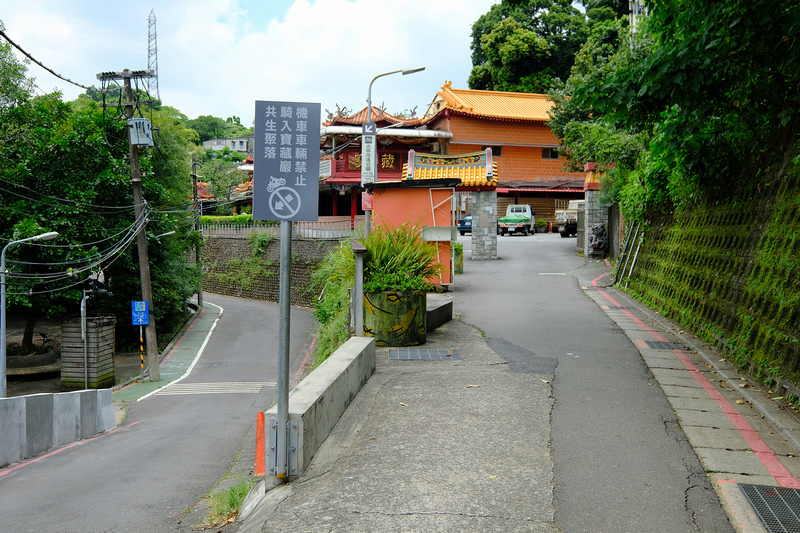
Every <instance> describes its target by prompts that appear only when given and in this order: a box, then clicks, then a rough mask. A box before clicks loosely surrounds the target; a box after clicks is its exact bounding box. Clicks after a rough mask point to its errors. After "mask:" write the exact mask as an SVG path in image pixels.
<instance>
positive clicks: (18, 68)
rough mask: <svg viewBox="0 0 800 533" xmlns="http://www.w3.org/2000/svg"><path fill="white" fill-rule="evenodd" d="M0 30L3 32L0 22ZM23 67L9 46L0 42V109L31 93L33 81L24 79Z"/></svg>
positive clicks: (17, 101) (24, 71) (25, 69)
mask: <svg viewBox="0 0 800 533" xmlns="http://www.w3.org/2000/svg"><path fill="white" fill-rule="evenodd" d="M0 30H5V26H3V22H2V21H0ZM25 65H26V64H25V63H22V62H20V61H18V60H17V58H16V57H15V56H14V52H13V51H12V50H11V45H10V44H8V43H7V42H5V41H0V108H6V107H9V106H13V105H15V104H17V103H19V102H20V101H23V100H26V99H27V98H28V97H29V96H30V95H31V94H32V93H33V80H32V79H28V78H27V77H26V75H25V73H26V72H27V67H26V66H25Z"/></svg>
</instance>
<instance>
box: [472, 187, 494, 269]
mask: <svg viewBox="0 0 800 533" xmlns="http://www.w3.org/2000/svg"><path fill="white" fill-rule="evenodd" d="M472 259H474V260H484V259H497V191H495V190H491V191H472Z"/></svg>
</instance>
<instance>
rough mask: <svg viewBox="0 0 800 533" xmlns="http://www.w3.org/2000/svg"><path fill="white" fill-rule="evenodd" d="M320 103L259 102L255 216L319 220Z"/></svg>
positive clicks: (262, 218)
mask: <svg viewBox="0 0 800 533" xmlns="http://www.w3.org/2000/svg"><path fill="white" fill-rule="evenodd" d="M320 111H321V106H320V104H319V103H308V102H266V101H256V120H255V136H256V142H255V150H254V155H253V165H254V168H253V218H254V219H255V220H317V217H318V204H319V130H320Z"/></svg>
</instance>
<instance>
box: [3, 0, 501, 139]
mask: <svg viewBox="0 0 800 533" xmlns="http://www.w3.org/2000/svg"><path fill="white" fill-rule="evenodd" d="M248 1H251V2H252V0H214V1H211V0H199V1H192V2H190V1H188V0H178V1H172V2H169V3H165V5H164V6H163V7H162V6H159V7H157V8H156V10H155V14H156V17H157V20H158V22H157V30H158V67H159V87H160V93H161V98H162V100H163V101H164V103H165V104H167V105H171V106H173V107H176V108H178V109H180V110H181V111H182V112H183V113H185V114H186V115H188V116H189V117H196V116H198V115H207V114H211V115H215V116H219V117H222V118H226V117H228V116H231V115H236V116H239V117H241V119H242V123H243V124H250V122H251V121H252V118H253V110H254V105H255V100H296V101H311V102H321V103H322V107H323V109H326V108H327V109H331V110H333V109H334V105H335V104H336V103H338V104H339V105H342V106H346V107H348V108H350V109H352V110H358V109H361V108H362V107H364V106H365V105H366V99H367V88H368V85H369V82H370V80H371V79H372V77H373V76H375V75H377V74H380V73H382V72H387V71H391V70H397V69H401V68H407V67H417V66H425V67H427V68H426V70H425V71H424V72H421V73H418V74H414V75H411V76H408V77H404V76H400V75H399V74H398V75H394V76H391V77H386V78H381V79H380V80H378V81H376V82H375V84H374V85H373V89H372V99H373V104H375V105H380V104H381V103H385V105H386V107H387V109H388V110H389V112H398V111H402V110H403V109H409V108H412V107H414V106H418V108H417V111H418V113H422V112H424V109H425V106H426V105H427V103H428V102H429V101H430V100H431V99H432V98H433V96H434V95H435V94H436V91H437V90H438V89H439V87H441V85H442V84H443V83H444V82H445V80H452V81H453V85H454V86H456V87H464V88H465V87H466V86H467V77H468V76H469V71H470V69H471V62H470V49H469V44H470V38H469V34H470V31H471V26H472V23H473V22H475V20H477V19H478V17H479V16H480V15H482V14H483V13H485V12H487V11H488V10H489V8H490V6H491V5H492V4H493V3H495V2H494V1H493V0H468V1H460V2H457V3H456V2H452V0H316V1H314V2H311V1H309V0H295V1H293V2H289V1H287V0H284V1H283V2H280V1H278V2H273V1H270V2H268V3H267V4H266V6H265V5H264V3H263V0H256V3H248ZM32 4H33V5H27V4H26V5H25V6H24V8H23V7H18V8H0V20H2V21H3V22H4V24H5V26H6V31H7V33H8V34H9V36H10V37H11V38H12V39H14V40H15V41H17V42H18V43H19V44H20V45H21V46H23V48H26V49H27V50H28V51H30V52H31V53H32V54H33V55H34V56H35V57H36V58H37V59H39V60H41V61H42V62H43V63H45V64H47V65H48V66H50V67H51V68H53V69H54V70H55V71H56V72H59V73H60V74H62V75H64V76H65V77H68V78H71V79H73V80H75V81H78V82H80V83H82V84H87V85H88V84H95V85H97V84H98V82H97V80H96V78H95V75H96V74H97V73H98V72H101V71H107V70H122V69H123V68H131V69H137V68H145V67H146V66H147V16H148V14H149V12H150V8H146V7H141V8H140V7H135V6H131V5H127V6H119V7H118V6H117V5H116V3H109V2H99V1H95V0H92V1H91V2H89V3H88V4H87V2H85V1H84V2H80V1H78V0H69V1H64V0H34V1H33V2H32ZM267 6H268V7H267ZM282 6H289V7H288V9H285V10H283V7H282ZM275 7H278V8H280V10H279V11H277V12H276V11H272V12H270V9H274V8H275ZM31 73H32V74H34V75H35V76H36V77H37V80H38V85H39V86H40V87H41V88H42V89H45V90H49V89H50V88H52V87H53V86H56V85H57V86H58V87H63V88H64V93H65V97H66V98H74V97H75V96H76V95H77V94H79V93H81V92H82V90H81V89H78V88H72V87H70V86H68V85H66V84H64V83H63V82H60V81H59V80H57V79H56V78H54V77H53V76H51V75H50V74H47V73H45V72H44V71H42V70H41V69H39V68H38V67H32V68H31Z"/></svg>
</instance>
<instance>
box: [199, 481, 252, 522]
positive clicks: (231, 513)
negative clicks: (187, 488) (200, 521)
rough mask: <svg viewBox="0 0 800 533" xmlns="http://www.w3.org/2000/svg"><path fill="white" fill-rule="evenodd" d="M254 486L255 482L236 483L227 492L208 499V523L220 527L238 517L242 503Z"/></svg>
mask: <svg viewBox="0 0 800 533" xmlns="http://www.w3.org/2000/svg"><path fill="white" fill-rule="evenodd" d="M253 485H255V481H253V480H246V481H242V482H241V483H238V484H236V485H234V486H232V487H231V488H229V489H228V490H224V491H221V492H217V493H215V494H212V495H211V498H209V511H208V522H209V523H211V524H214V525H222V524H225V523H228V522H232V521H233V520H235V519H236V517H237V516H239V511H240V510H241V508H242V503H244V499H245V497H246V496H247V493H248V492H250V489H251V488H253Z"/></svg>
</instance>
